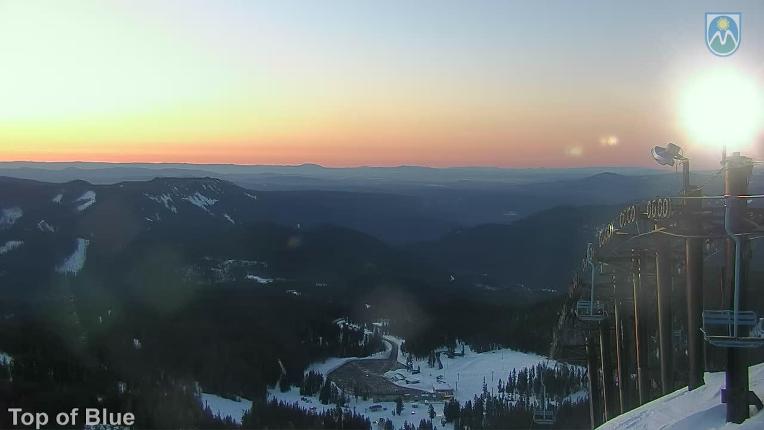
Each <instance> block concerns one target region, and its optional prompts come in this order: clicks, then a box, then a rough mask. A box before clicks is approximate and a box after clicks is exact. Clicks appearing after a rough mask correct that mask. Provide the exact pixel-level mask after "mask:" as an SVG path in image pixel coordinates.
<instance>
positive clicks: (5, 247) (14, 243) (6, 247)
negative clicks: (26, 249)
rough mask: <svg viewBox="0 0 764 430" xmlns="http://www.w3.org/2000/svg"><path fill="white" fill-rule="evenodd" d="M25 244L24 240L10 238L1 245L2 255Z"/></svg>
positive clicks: (0, 253)
mask: <svg viewBox="0 0 764 430" xmlns="http://www.w3.org/2000/svg"><path fill="white" fill-rule="evenodd" d="M23 244H24V241H22V240H9V241H7V242H5V243H4V244H2V246H0V255H2V254H7V253H9V252H11V251H13V250H14V249H16V248H18V247H19V246H21V245H23Z"/></svg>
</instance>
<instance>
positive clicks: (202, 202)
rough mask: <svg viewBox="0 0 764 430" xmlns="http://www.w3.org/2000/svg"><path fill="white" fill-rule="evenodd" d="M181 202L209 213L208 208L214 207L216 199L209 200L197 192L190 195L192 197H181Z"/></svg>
mask: <svg viewBox="0 0 764 430" xmlns="http://www.w3.org/2000/svg"><path fill="white" fill-rule="evenodd" d="M183 200H187V201H188V202H190V203H191V204H192V205H194V206H198V207H200V208H202V209H204V210H205V211H207V212H209V211H210V210H209V209H208V208H209V207H210V206H212V205H214V204H215V203H217V202H218V201H217V200H216V199H211V198H209V197H207V196H205V195H204V194H202V193H200V192H199V191H197V192H195V193H194V194H192V195H190V196H188V197H183Z"/></svg>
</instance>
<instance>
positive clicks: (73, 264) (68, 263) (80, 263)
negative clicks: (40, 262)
mask: <svg viewBox="0 0 764 430" xmlns="http://www.w3.org/2000/svg"><path fill="white" fill-rule="evenodd" d="M89 244H90V241H89V240H87V239H81V238H80V239H77V248H75V249H74V252H73V253H72V255H70V256H69V257H67V258H66V260H64V262H63V263H61V265H59V266H58V267H56V271H57V272H59V273H72V274H75V275H76V274H77V272H79V271H80V270H82V268H83V267H84V266H85V258H86V256H87V250H88V245H89Z"/></svg>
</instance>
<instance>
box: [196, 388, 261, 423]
mask: <svg viewBox="0 0 764 430" xmlns="http://www.w3.org/2000/svg"><path fill="white" fill-rule="evenodd" d="M200 401H201V403H202V407H203V408H206V407H208V406H209V408H210V410H211V411H212V415H217V416H219V417H220V418H225V417H231V419H233V420H234V421H236V422H237V423H240V424H241V419H242V417H243V416H244V414H245V413H246V412H247V411H248V410H249V409H250V408H251V407H252V401H251V400H247V399H242V398H240V399H239V400H231V399H226V398H225V397H220V396H218V395H215V394H207V393H202V394H201V398H200Z"/></svg>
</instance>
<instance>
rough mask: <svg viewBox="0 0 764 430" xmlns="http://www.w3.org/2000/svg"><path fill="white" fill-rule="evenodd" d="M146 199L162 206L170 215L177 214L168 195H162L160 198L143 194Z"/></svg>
mask: <svg viewBox="0 0 764 430" xmlns="http://www.w3.org/2000/svg"><path fill="white" fill-rule="evenodd" d="M143 195H144V196H146V197H147V198H148V199H150V200H153V201H155V202H157V203H159V204H162V205H164V207H165V208H167V210H168V211H170V212H172V213H175V214H176V213H178V208H176V207H175V202H174V201H173V200H172V196H170V195H169V194H162V195H160V196H152V195H151V194H143Z"/></svg>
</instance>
